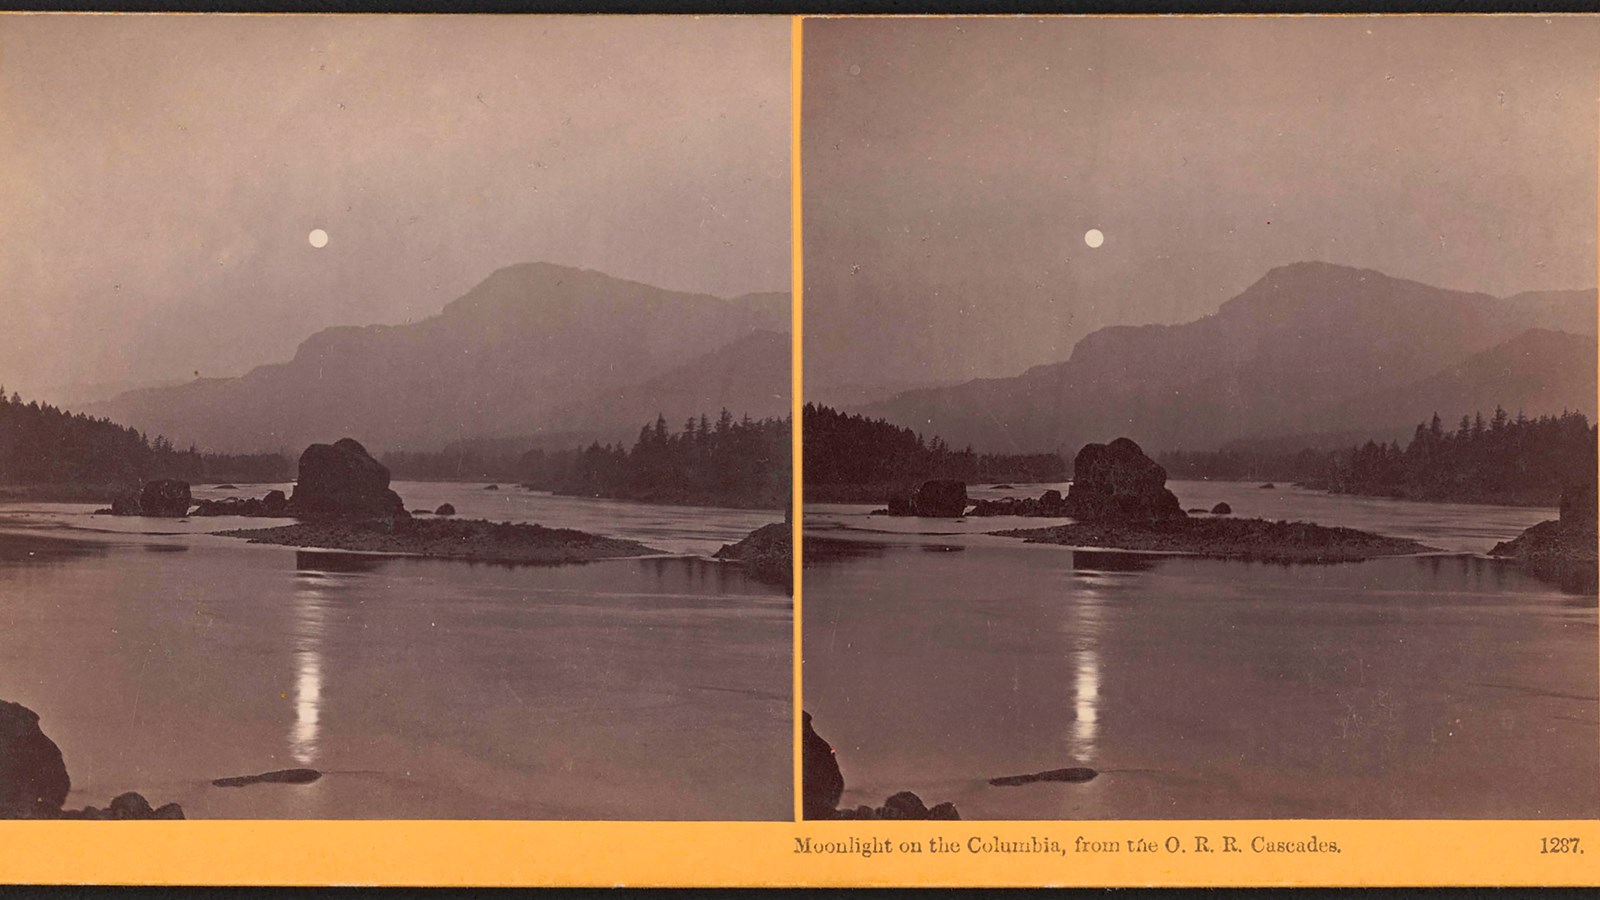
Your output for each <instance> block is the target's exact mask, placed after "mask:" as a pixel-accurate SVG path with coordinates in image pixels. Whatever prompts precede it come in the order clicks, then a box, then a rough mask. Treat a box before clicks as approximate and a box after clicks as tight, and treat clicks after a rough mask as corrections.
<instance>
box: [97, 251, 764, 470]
mask: <svg viewBox="0 0 1600 900" xmlns="http://www.w3.org/2000/svg"><path fill="white" fill-rule="evenodd" d="M789 320H790V312H789V298H788V295H787V294H778V293H771V294H752V295H747V296H744V297H738V298H734V299H724V298H720V297H712V296H707V295H701V294H687V293H679V292H674V291H667V290H663V289H661V288H656V287H651V286H649V285H645V284H640V283H638V282H633V281H625V280H622V279H617V278H612V277H610V276H607V275H604V274H601V273H599V272H593V271H589V270H583V269H574V268H568V267H565V266H556V265H549V264H544V263H530V264H524V265H516V266H510V267H507V268H504V269H500V270H499V271H496V272H495V273H493V274H492V275H490V276H489V277H488V278H486V279H485V280H484V281H483V282H482V283H480V284H479V285H478V286H476V287H474V288H473V289H472V290H471V291H469V292H467V293H466V294H465V295H464V296H462V297H461V298H460V299H457V300H455V301H453V302H451V303H450V304H448V305H447V306H445V308H444V310H443V311H442V312H441V313H440V314H439V315H437V316H433V317H431V318H428V319H424V320H422V321H420V322H416V323H412V324H406V325H370V326H366V327H337V328H329V329H325V330H323V331H320V332H318V333H316V334H314V335H312V336H311V337H309V338H307V339H306V340H305V341H304V342H303V343H302V344H301V345H300V347H299V349H298V350H297V351H296V353H295V356H294V358H293V359H292V360H290V361H288V362H285V363H280V364H276V365H269V366H262V367H260V368H257V369H254V370H252V371H250V372H248V373H246V374H245V375H243V376H240V377H238V378H211V379H198V380H196V381H192V382H189V383H187V384H183V385H180V386H176V387H168V388H156V389H150V390H141V391H133V392H130V393H125V394H122V395H119V396H117V397H116V398H114V399H112V400H110V401H107V402H105V403H99V404H94V405H92V406H91V407H90V408H89V409H90V410H91V411H92V412H93V414H95V415H101V416H108V417H111V418H113V419H115V420H116V421H119V422H125V423H127V424H129V425H132V426H135V427H138V428H141V429H144V430H146V431H149V432H159V433H162V434H165V435H168V436H169V437H171V438H172V440H173V441H174V442H176V443H178V444H179V445H180V446H181V445H186V444H189V443H191V442H192V443H194V444H196V445H198V446H200V447H202V448H207V449H213V450H229V451H246V450H260V449H278V448H287V449H291V450H293V449H295V448H299V447H302V446H304V445H305V444H308V443H311V442H313V441H326V440H330V439H333V438H336V437H339V436H341V435H359V436H360V438H361V440H362V441H363V442H364V443H366V444H367V445H368V446H371V447H373V448H375V449H389V448H396V447H405V448H412V449H432V448H438V447H442V446H444V445H445V444H447V443H449V442H451V441H454V440H459V439H462V438H467V437H496V436H514V435H525V434H531V433H534V432H537V431H539V430H541V429H545V428H547V427H548V424H549V422H550V421H551V420H552V417H556V416H560V417H563V421H565V422H567V424H568V426H569V427H568V429H567V430H576V431H585V432H588V431H592V430H593V429H594V428H595V427H602V426H603V427H610V426H611V425H613V424H614V423H615V422H617V421H619V420H620V419H623V418H628V419H630V420H637V419H638V416H637V415H636V414H635V412H634V411H631V410H630V411H629V412H628V413H627V414H626V415H623V414H622V413H620V412H619V411H616V410H613V409H612V404H613V403H614V402H615V401H616V399H617V398H619V397H622V396H629V394H628V392H629V391H630V389H635V388H639V387H640V386H642V385H643V384H645V383H646V382H649V381H651V380H652V379H656V378H661V377H663V376H665V375H667V374H668V373H669V372H673V371H674V370H675V369H678V368H680V367H682V366H684V365H686V364H687V363H689V362H690V361H691V360H694V359H695V358H697V357H703V356H705V355H706V354H710V353H712V352H713V351H716V350H718V349H719V348H723V347H727V346H728V345H730V344H733V343H735V342H736V341H740V340H742V339H745V338H749V337H751V336H752V334H753V333H755V332H761V331H765V332H782V331H784V330H786V329H787V327H788V323H789ZM195 339H196V340H204V335H196V336H195ZM786 347H787V345H786V344H785V352H784V354H783V358H782V366H783V369H784V371H787V368H788V354H787V350H786ZM708 377H710V378H713V379H717V378H720V379H722V380H723V381H724V382H728V383H731V382H732V381H733V380H734V377H733V376H732V375H731V374H729V372H728V371H720V372H717V373H714V374H712V375H710V376H708ZM751 377H752V378H753V379H755V380H757V381H760V380H761V377H762V376H759V375H756V374H752V375H751ZM671 386H674V387H676V388H677V389H680V390H683V391H687V392H690V393H692V392H693V391H694V389H693V388H691V387H689V386H687V382H678V383H675V384H674V385H671ZM785 408H787V406H786V404H785ZM582 410H587V411H588V413H591V414H592V416H593V419H594V421H593V422H592V423H578V422H575V421H572V419H574V418H582V416H579V415H576V414H575V413H574V411H582ZM699 411H700V410H699V409H696V412H699ZM741 412H742V411H741ZM653 415H654V410H652V412H651V416H653ZM580 424H583V425H584V427H581V428H580V427H577V426H578V425H580ZM634 427H635V428H636V427H637V425H636V424H635V426H634Z"/></svg>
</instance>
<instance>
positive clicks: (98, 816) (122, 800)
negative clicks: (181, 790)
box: [52, 791, 184, 822]
mask: <svg viewBox="0 0 1600 900" xmlns="http://www.w3.org/2000/svg"><path fill="white" fill-rule="evenodd" d="M183 817H184V815H183V807H181V806H179V805H178V804H176V803H168V804H165V805H163V806H158V807H155V808H151V806H150V801H149V800H146V799H145V798H144V795H143V794H138V793H134V792H132V791H129V792H128V793H126V794H118V795H117V796H115V797H113V798H112V799H111V803H110V805H108V806H107V807H106V808H105V809H101V808H100V807H98V806H85V807H84V808H83V809H64V810H61V812H60V814H59V815H56V816H52V818H57V819H95V820H99V821H110V822H128V821H138V820H149V819H182V818H183Z"/></svg>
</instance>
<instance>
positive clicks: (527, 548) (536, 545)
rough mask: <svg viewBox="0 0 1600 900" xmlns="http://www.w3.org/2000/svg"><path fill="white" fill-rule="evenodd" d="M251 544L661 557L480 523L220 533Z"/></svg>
mask: <svg viewBox="0 0 1600 900" xmlns="http://www.w3.org/2000/svg"><path fill="white" fill-rule="evenodd" d="M218 533H219V534H223V535H226V536H228V537H238V538H245V539H246V540H248V541H250V542H251V543H253V544H280V545H283V546H288V547H316V548H321V549H325V550H359V551H369V552H381V553H398V554H404V555H407V556H427V557H437V558H441V559H463V560H474V561H481V562H504V563H534V564H539V563H567V562H585V561H588V560H595V559H614V558H617V557H624V556H646V555H650V554H655V553H659V552H660V551H658V550H654V549H652V548H650V547H646V546H645V545H643V544H641V543H638V542H637V541H627V540H622V539H620V538H609V537H605V536H604V535H598V534H589V533H588V532H584V531H576V530H574V529H571V528H546V527H544V526H543V525H522V524H515V523H511V522H486V521H484V520H482V519H427V520H422V519H412V518H410V517H409V516H408V517H406V518H405V519H403V520H399V521H393V522H388V521H383V520H365V521H322V522H301V523H299V524H297V525H282V526H279V527H277V528H241V529H237V530H234V531H222V532H218Z"/></svg>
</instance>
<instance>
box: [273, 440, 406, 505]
mask: <svg viewBox="0 0 1600 900" xmlns="http://www.w3.org/2000/svg"><path fill="white" fill-rule="evenodd" d="M289 514H290V515H293V516H295V517H297V518H302V519H323V520H326V519H394V520H401V519H408V518H410V515H411V514H410V513H408V512H406V508H405V504H404V503H403V502H402V501H401V500H400V495H399V494H396V493H395V492H394V491H392V490H390V489H389V470H388V468H386V467H385V466H384V465H383V463H380V462H378V461H377V460H376V459H373V458H372V454H370V453H368V452H367V448H365V447H363V446H361V444H360V442H358V441H356V440H354V439H352V438H340V439H339V440H337V441H334V442H333V443H332V444H312V445H311V446H309V447H307V448H306V449H305V452H304V453H301V454H300V465H299V472H298V476H297V478H296V479H295V486H294V494H293V495H292V496H291V497H290V498H289Z"/></svg>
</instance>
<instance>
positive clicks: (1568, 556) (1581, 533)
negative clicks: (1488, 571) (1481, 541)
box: [1489, 481, 1600, 598]
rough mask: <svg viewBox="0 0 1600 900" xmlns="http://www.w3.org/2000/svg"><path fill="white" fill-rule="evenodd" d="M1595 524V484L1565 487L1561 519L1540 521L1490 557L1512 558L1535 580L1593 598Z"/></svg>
mask: <svg viewBox="0 0 1600 900" xmlns="http://www.w3.org/2000/svg"><path fill="white" fill-rule="evenodd" d="M1597 524H1600V522H1597V516H1596V496H1595V483H1594V482H1593V481H1585V482H1580V483H1578V484H1573V485H1568V486H1567V487H1566V488H1565V489H1563V490H1562V492H1561V518H1559V519H1551V520H1550V521H1548V522H1540V523H1539V524H1537V525H1535V526H1533V527H1532V528H1529V529H1528V530H1527V531H1524V532H1523V533H1522V534H1520V535H1518V536H1517V537H1516V538H1514V539H1512V540H1509V541H1502V542H1500V543H1498V544H1495V545H1494V548H1493V549H1491V550H1490V551H1489V555H1490V556H1500V557H1507V558H1510V559H1515V560H1517V561H1518V562H1520V563H1521V564H1522V566H1523V567H1524V568H1525V569H1527V570H1528V572H1530V573H1531V574H1533V575H1534V577H1536V578H1542V579H1544V580H1546V581H1551V582H1554V583H1556V584H1558V585H1560V586H1561V589H1562V590H1564V591H1566V592H1568V593H1572V594H1583V595H1587V596H1590V597H1591V598H1592V597H1593V596H1594V593H1595V591H1596V590H1597V589H1600V550H1597V547H1596V543H1595V542H1596V531H1597V527H1596V526H1597Z"/></svg>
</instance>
